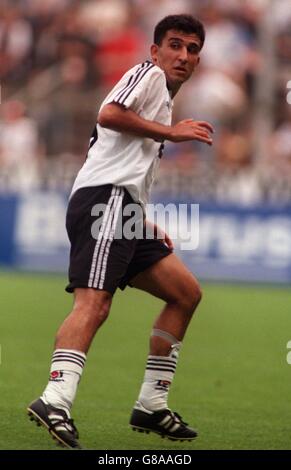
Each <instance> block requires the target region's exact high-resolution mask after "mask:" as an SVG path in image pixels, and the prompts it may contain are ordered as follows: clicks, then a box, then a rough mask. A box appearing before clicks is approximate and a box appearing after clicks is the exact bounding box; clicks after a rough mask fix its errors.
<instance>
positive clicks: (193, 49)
mask: <svg viewBox="0 0 291 470" xmlns="http://www.w3.org/2000/svg"><path fill="white" fill-rule="evenodd" d="M188 52H189V54H198V52H199V48H198V47H197V46H193V47H188Z"/></svg>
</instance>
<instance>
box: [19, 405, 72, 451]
mask: <svg viewBox="0 0 291 470" xmlns="http://www.w3.org/2000/svg"><path fill="white" fill-rule="evenodd" d="M27 412H28V416H29V417H30V420H31V421H36V424H37V425H38V426H41V425H43V426H45V427H46V428H47V429H48V431H49V433H50V434H51V435H52V438H53V439H55V440H57V441H58V443H59V444H60V445H61V446H63V447H68V448H69V449H81V446H80V444H79V442H78V439H79V433H78V431H77V429H76V427H75V425H74V422H73V420H72V419H69V418H68V416H67V414H66V412H65V411H64V410H60V409H59V408H54V407H53V406H51V405H46V404H45V403H44V402H43V401H42V399H41V398H38V399H37V400H35V401H34V402H32V403H31V404H30V405H29V407H28V408H27Z"/></svg>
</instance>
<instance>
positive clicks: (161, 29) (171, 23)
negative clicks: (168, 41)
mask: <svg viewBox="0 0 291 470" xmlns="http://www.w3.org/2000/svg"><path fill="white" fill-rule="evenodd" d="M170 29H174V30H176V31H182V32H183V33H186V34H191V33H194V34H196V36H198V38H199V39H200V41H201V49H202V46H203V44H204V41H205V29H204V26H203V24H202V23H201V21H199V20H198V19H196V18H194V17H193V16H191V15H169V16H166V17H165V18H163V19H162V20H161V21H160V22H159V23H158V24H157V25H156V27H155V31H154V43H155V44H157V45H158V46H160V45H161V44H162V41H163V39H164V37H165V36H166V33H167V31H169V30H170Z"/></svg>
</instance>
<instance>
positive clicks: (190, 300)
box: [176, 281, 202, 314]
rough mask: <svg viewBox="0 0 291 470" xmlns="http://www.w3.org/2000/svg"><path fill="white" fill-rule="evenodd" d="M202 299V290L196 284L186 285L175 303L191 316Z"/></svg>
mask: <svg viewBox="0 0 291 470" xmlns="http://www.w3.org/2000/svg"><path fill="white" fill-rule="evenodd" d="M201 299H202V290H201V287H200V285H199V284H198V283H197V282H194V281H193V282H192V283H188V285H186V286H185V289H183V291H181V292H179V294H178V298H177V299H176V301H177V302H178V303H179V305H180V306H181V308H182V309H183V311H185V313H189V314H192V313H193V312H194V311H195V310H196V308H197V306H198V305H199V303H200V301H201Z"/></svg>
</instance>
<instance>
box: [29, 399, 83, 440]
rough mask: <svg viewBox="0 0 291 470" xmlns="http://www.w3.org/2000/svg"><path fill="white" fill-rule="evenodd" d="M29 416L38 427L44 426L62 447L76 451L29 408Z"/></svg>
mask: <svg viewBox="0 0 291 470" xmlns="http://www.w3.org/2000/svg"><path fill="white" fill-rule="evenodd" d="M27 414H28V416H29V419H30V421H35V422H36V425H37V426H44V427H45V428H46V429H47V430H48V432H49V434H50V435H51V436H52V438H53V439H54V440H55V441H57V444H59V445H60V446H61V447H65V448H66V449H75V448H74V447H72V446H70V445H69V444H67V443H66V442H65V441H63V439H61V438H60V437H59V436H58V435H57V434H55V433H54V431H53V430H50V429H49V427H48V425H47V423H46V422H45V421H44V420H43V419H42V418H41V417H40V416H39V415H38V414H37V413H36V412H35V411H34V410H32V409H31V408H27Z"/></svg>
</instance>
